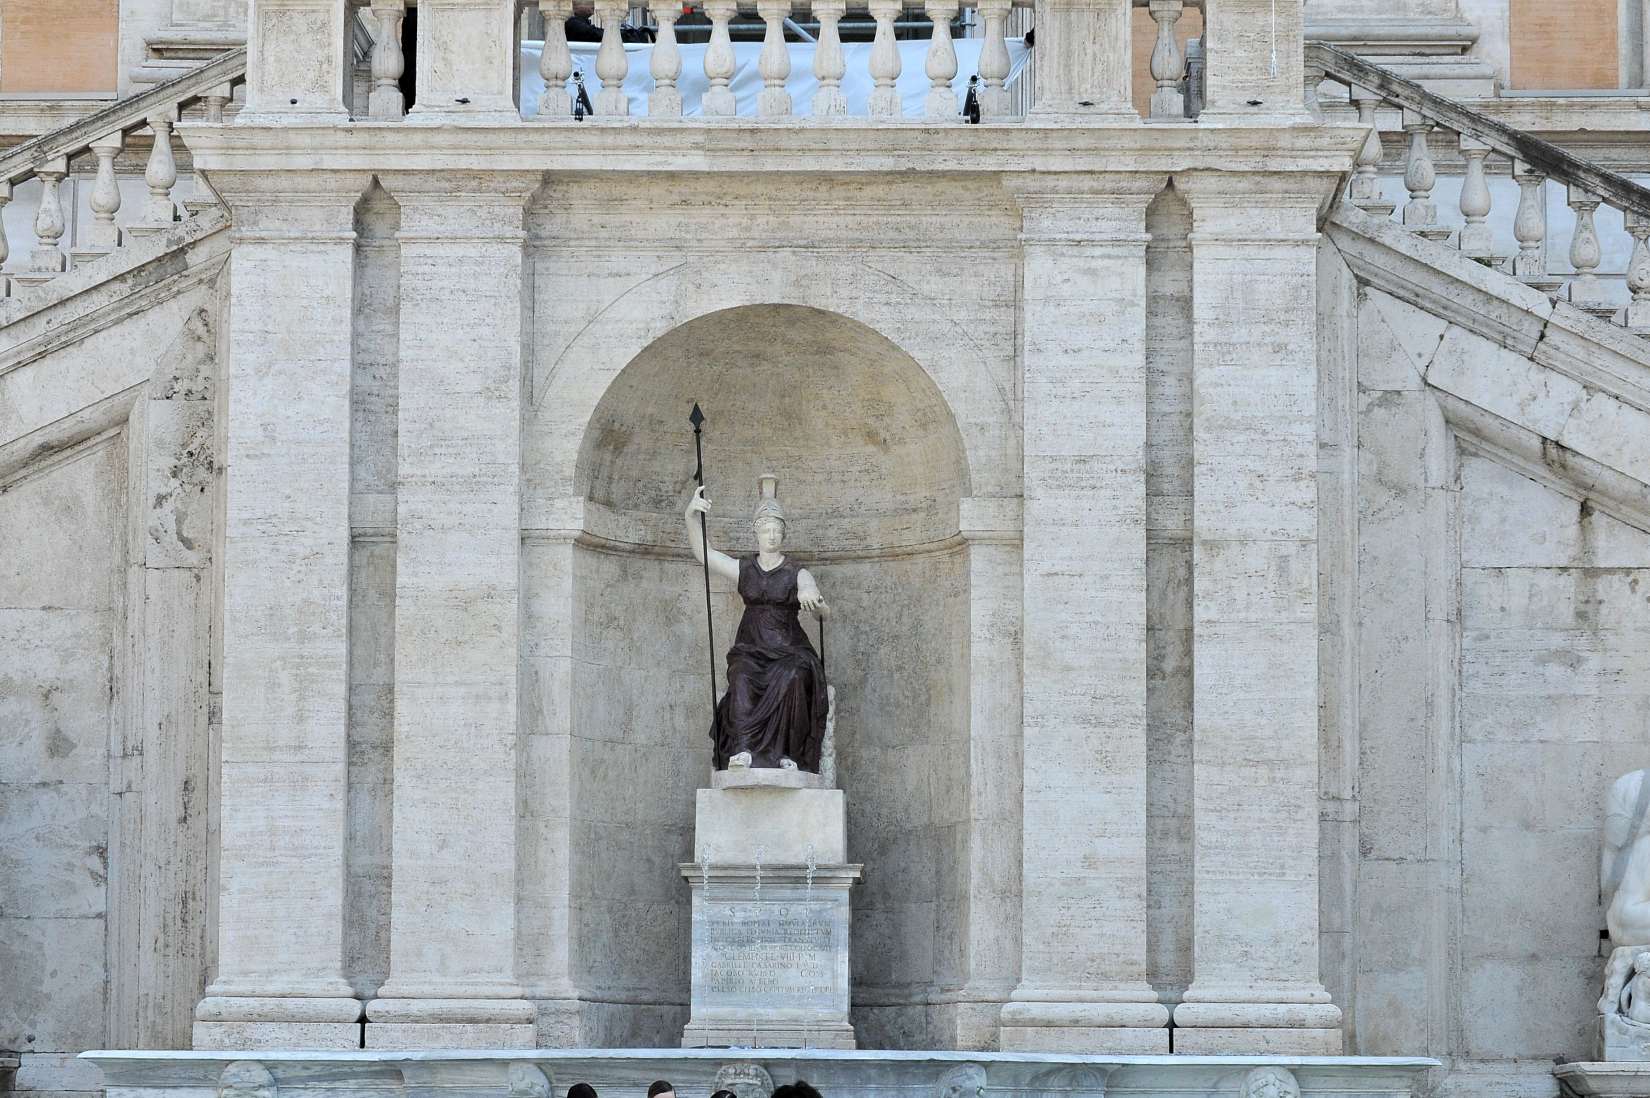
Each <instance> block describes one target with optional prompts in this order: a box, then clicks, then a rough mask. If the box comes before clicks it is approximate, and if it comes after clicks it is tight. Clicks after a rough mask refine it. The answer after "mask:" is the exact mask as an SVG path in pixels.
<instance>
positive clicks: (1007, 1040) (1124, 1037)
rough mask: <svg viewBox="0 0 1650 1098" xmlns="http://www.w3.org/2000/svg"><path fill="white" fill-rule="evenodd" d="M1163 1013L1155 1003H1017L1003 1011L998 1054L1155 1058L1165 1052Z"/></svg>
mask: <svg viewBox="0 0 1650 1098" xmlns="http://www.w3.org/2000/svg"><path fill="white" fill-rule="evenodd" d="M1168 1024H1169V1011H1168V1008H1167V1007H1165V1006H1163V1005H1162V1004H1161V1003H1157V1002H1112V1003H1107V1002H1087V1003H1085V1002H1047V1001H1020V1002H1013V1003H1007V1004H1005V1005H1004V1006H1003V1011H1002V1024H1001V1028H1000V1029H999V1031H998V1033H999V1036H998V1042H999V1044H1000V1046H1001V1047H1002V1049H1003V1050H1004V1051H1014V1052H1081V1053H1095V1054H1113V1055H1157V1054H1163V1053H1167V1052H1168V1051H1169V1030H1168V1029H1167V1026H1168Z"/></svg>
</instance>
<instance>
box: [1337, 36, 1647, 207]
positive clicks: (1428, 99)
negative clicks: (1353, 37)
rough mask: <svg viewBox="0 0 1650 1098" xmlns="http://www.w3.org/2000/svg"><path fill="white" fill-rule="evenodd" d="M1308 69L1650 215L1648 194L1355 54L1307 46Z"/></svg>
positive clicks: (1612, 203) (1613, 203) (1616, 204)
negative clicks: (1321, 71) (1374, 94)
mask: <svg viewBox="0 0 1650 1098" xmlns="http://www.w3.org/2000/svg"><path fill="white" fill-rule="evenodd" d="M1306 67H1307V69H1308V71H1315V70H1318V69H1321V70H1323V72H1324V74H1325V76H1326V77H1327V78H1328V79H1330V80H1334V81H1337V82H1339V83H1342V84H1349V85H1355V86H1357V87H1361V88H1365V89H1367V90H1369V91H1371V92H1375V93H1377V94H1378V95H1379V96H1380V97H1381V98H1383V99H1385V100H1387V101H1389V102H1391V103H1395V104H1397V105H1398V106H1399V107H1402V108H1405V109H1407V110H1411V111H1414V112H1416V113H1418V114H1420V115H1423V116H1425V117H1426V118H1428V119H1430V120H1432V121H1434V122H1436V123H1438V124H1439V125H1440V126H1443V127H1444V128H1445V129H1449V130H1454V131H1455V132H1456V133H1462V134H1466V135H1467V136H1469V137H1473V138H1476V139H1477V140H1479V141H1482V142H1484V143H1485V144H1487V145H1489V146H1490V147H1491V148H1493V149H1494V150H1495V151H1496V152H1499V153H1501V154H1503V155H1505V156H1509V157H1512V158H1513V159H1515V160H1519V161H1522V162H1523V163H1525V164H1528V165H1529V166H1530V167H1532V168H1534V169H1536V170H1537V171H1539V172H1541V173H1542V174H1543V175H1546V176H1548V177H1550V178H1552V179H1555V180H1558V181H1560V182H1563V183H1569V184H1574V185H1575V186H1577V187H1579V188H1581V189H1582V190H1584V191H1587V192H1588V193H1590V194H1594V195H1597V196H1598V197H1600V198H1602V199H1603V200H1604V202H1605V203H1606V204H1608V205H1610V206H1613V207H1615V208H1616V209H1622V210H1631V211H1633V212H1634V213H1640V214H1650V188H1646V187H1642V186H1640V185H1639V184H1637V183H1634V182H1633V181H1632V180H1631V179H1628V178H1627V177H1625V176H1622V175H1617V174H1616V173H1615V172H1612V171H1610V170H1608V169H1606V168H1601V167H1599V166H1598V165H1596V164H1589V163H1588V162H1587V161H1585V160H1582V159H1581V158H1580V157H1577V156H1574V155H1572V154H1570V153H1568V152H1566V151H1564V150H1563V149H1561V148H1559V147H1558V146H1557V145H1555V144H1553V143H1552V142H1551V141H1544V140H1542V139H1541V138H1539V137H1536V136H1535V135H1534V134H1530V133H1525V132H1523V131H1522V130H1515V129H1513V128H1512V127H1511V126H1508V125H1505V124H1503V123H1501V122H1498V121H1496V120H1495V119H1493V118H1491V117H1490V116H1489V115H1487V114H1484V113H1483V112H1481V111H1476V110H1473V109H1472V108H1471V107H1468V106H1464V105H1463V104H1461V103H1457V102H1456V101H1455V100H1453V99H1446V98H1445V97H1444V96H1441V95H1438V94H1436V93H1435V92H1430V91H1428V90H1427V89H1426V88H1424V87H1422V86H1421V85H1420V84H1417V83H1415V82H1414V81H1413V80H1406V79H1404V78H1403V77H1401V76H1399V75H1397V74H1396V73H1394V72H1391V71H1390V70H1388V69H1384V68H1382V67H1381V66H1379V65H1375V64H1371V63H1370V62H1368V61H1366V60H1364V59H1363V58H1361V57H1359V56H1357V55H1356V54H1353V53H1348V52H1347V51H1346V50H1343V49H1338V48H1336V47H1335V46H1331V45H1329V44H1327V43H1325V42H1308V43H1307V45H1306Z"/></svg>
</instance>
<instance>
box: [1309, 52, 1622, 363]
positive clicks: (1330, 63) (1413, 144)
mask: <svg viewBox="0 0 1650 1098" xmlns="http://www.w3.org/2000/svg"><path fill="white" fill-rule="evenodd" d="M1306 69H1307V77H1306V79H1307V85H1308V97H1307V102H1308V103H1312V102H1314V101H1316V98H1317V96H1316V92H1317V87H1318V85H1319V84H1320V83H1321V82H1323V81H1325V80H1328V81H1331V82H1334V83H1337V84H1340V85H1343V86H1344V87H1345V88H1346V89H1347V100H1348V103H1349V104H1350V106H1351V107H1352V108H1353V109H1355V110H1356V111H1357V113H1358V119H1359V121H1361V122H1363V123H1364V124H1365V125H1367V126H1369V137H1368V138H1367V139H1366V141H1365V142H1364V146H1363V148H1362V150H1360V152H1359V154H1358V157H1357V164H1356V167H1355V170H1354V172H1353V176H1352V181H1351V183H1350V184H1349V186H1348V188H1347V193H1346V198H1347V201H1349V202H1350V203H1352V204H1353V205H1354V206H1357V207H1359V208H1360V209H1362V210H1364V211H1365V212H1367V213H1370V214H1373V215H1375V216H1377V217H1390V216H1392V215H1393V213H1394V210H1395V204H1394V203H1393V202H1390V201H1388V200H1387V199H1386V198H1385V197H1384V195H1383V192H1382V188H1381V184H1380V179H1379V174H1380V168H1381V164H1382V161H1383V159H1384V155H1385V150H1384V147H1383V145H1382V142H1381V134H1380V129H1379V127H1378V126H1377V125H1376V121H1377V119H1376V111H1377V110H1380V109H1383V108H1384V109H1387V110H1391V109H1396V110H1398V111H1399V112H1401V126H1402V129H1403V132H1404V134H1405V135H1406V142H1407V148H1406V151H1405V155H1404V174H1403V178H1404V186H1405V188H1406V189H1407V190H1408V192H1409V200H1408V201H1407V202H1406V203H1404V206H1403V210H1402V212H1401V214H1400V215H1399V216H1400V217H1401V219H1402V222H1403V225H1404V227H1405V228H1406V229H1408V230H1410V231H1411V232H1413V233H1415V234H1417V235H1419V236H1424V237H1427V238H1428V239H1431V240H1437V241H1447V240H1448V239H1449V238H1450V237H1451V236H1454V237H1455V240H1456V246H1457V247H1458V248H1459V249H1460V251H1461V254H1462V255H1465V256H1468V257H1470V258H1472V259H1475V260H1477V261H1478V262H1480V263H1483V264H1485V265H1487V266H1493V267H1496V268H1499V269H1502V270H1505V271H1506V272H1507V273H1508V274H1511V275H1513V276H1515V277H1517V278H1518V279H1520V280H1521V281H1523V282H1524V283H1526V284H1528V285H1530V286H1534V287H1536V288H1538V289H1541V290H1543V291H1545V292H1546V293H1548V294H1549V295H1551V296H1553V297H1555V298H1560V297H1561V298H1563V299H1565V300H1568V301H1569V302H1570V303H1571V304H1573V305H1575V306H1576V307H1577V308H1580V309H1583V310H1585V311H1587V312H1590V313H1592V314H1593V315H1595V316H1598V317H1601V318H1604V319H1608V320H1619V321H1620V322H1621V323H1623V324H1625V325H1626V326H1627V327H1628V328H1630V329H1632V330H1633V331H1635V332H1638V333H1639V334H1641V335H1650V243H1647V241H1650V188H1646V187H1643V186H1641V185H1639V184H1638V183H1635V182H1633V181H1632V180H1630V179H1627V178H1626V177H1624V176H1621V175H1617V174H1616V173H1615V172H1612V171H1608V170H1606V169H1604V168H1600V167H1598V166H1597V165H1595V164H1590V163H1588V162H1586V161H1584V160H1581V159H1579V158H1578V157H1575V156H1572V155H1571V154H1570V153H1567V152H1565V151H1564V150H1563V149H1561V148H1559V147H1558V146H1557V145H1554V144H1551V143H1550V142H1547V141H1543V140H1541V139H1540V138H1538V137H1535V136H1533V135H1531V134H1528V133H1524V132H1522V131H1519V130H1515V129H1513V128H1511V127H1509V126H1506V125H1503V124H1502V123H1500V122H1497V121H1496V120H1494V119H1493V118H1490V117H1488V116H1487V115H1484V114H1481V113H1480V112H1478V111H1475V110H1473V109H1471V108H1470V107H1465V106H1463V105H1461V104H1460V103H1457V102H1455V101H1454V100H1450V99H1446V98H1444V97H1443V96H1439V95H1435V94H1433V93H1432V92H1429V91H1427V90H1426V89H1425V88H1423V87H1421V86H1420V85H1419V84H1416V83H1414V82H1412V81H1409V80H1405V79H1403V78H1402V77H1399V76H1395V75H1393V74H1392V73H1390V72H1388V71H1387V70H1385V69H1382V68H1380V67H1379V66H1376V65H1373V64H1370V63H1369V62H1368V61H1365V60H1363V59H1361V58H1359V57H1356V56H1354V55H1352V54H1349V53H1346V52H1345V51H1343V50H1339V49H1335V48H1334V47H1332V46H1327V45H1324V44H1323V43H1319V42H1313V43H1309V44H1308V45H1307V48H1306ZM1438 131H1443V132H1444V133H1445V134H1453V135H1454V140H1455V142H1456V148H1457V150H1458V152H1459V154H1460V157H1461V161H1462V180H1461V193H1460V201H1459V210H1460V214H1461V218H1462V224H1461V225H1460V227H1459V228H1458V229H1457V228H1453V227H1449V226H1446V225H1444V224H1443V222H1442V221H1441V220H1440V218H1439V214H1438V206H1437V204H1436V203H1435V202H1434V201H1433V198H1432V192H1433V188H1434V187H1435V186H1436V184H1437V178H1438V173H1437V168H1436V165H1435V163H1434V161H1433V148H1434V145H1433V142H1434V141H1436V140H1438V136H1437V134H1438ZM1491 157H1498V158H1501V159H1503V160H1504V161H1509V162H1510V164H1508V165H1507V166H1508V167H1509V168H1510V174H1511V178H1512V180H1513V181H1514V182H1515V183H1516V184H1517V185H1518V205H1517V209H1516V212H1515V214H1514V217H1513V222H1512V230H1513V237H1514V240H1515V241H1516V244H1517V250H1516V252H1513V251H1508V252H1507V253H1506V254H1501V253H1500V252H1498V250H1497V245H1496V241H1495V239H1494V231H1493V229H1492V228H1491V225H1490V223H1489V218H1490V215H1491V213H1492V212H1493V208H1492V199H1493V193H1492V191H1491V189H1490V187H1489V185H1488V178H1487V167H1486V162H1487V161H1489V160H1490V158H1491ZM1549 183H1551V184H1553V185H1554V186H1562V187H1563V188H1564V199H1565V205H1567V206H1568V207H1569V208H1570V209H1571V210H1572V211H1574V214H1575V224H1574V228H1573V230H1572V232H1571V234H1570V239H1569V241H1568V253H1567V254H1568V259H1569V266H1570V271H1569V272H1554V271H1552V270H1551V269H1550V268H1549V265H1548V259H1547V253H1548V239H1547V208H1548V207H1547V186H1548V184H1549ZM1600 206H1606V207H1609V208H1611V209H1615V210H1619V211H1621V213H1622V215H1623V223H1624V227H1625V231H1626V233H1627V234H1628V235H1629V236H1630V237H1631V238H1632V242H1633V243H1632V251H1631V255H1630V257H1629V258H1628V260H1627V263H1626V270H1625V282H1626V286H1627V290H1628V292H1629V294H1630V295H1631V298H1630V300H1629V301H1627V302H1626V303H1625V304H1624V303H1622V302H1621V301H1619V300H1613V299H1612V298H1611V297H1610V296H1609V294H1608V293H1607V288H1606V286H1605V285H1604V282H1603V281H1602V280H1601V279H1600V277H1599V273H1598V271H1599V266H1600V263H1601V262H1602V255H1603V253H1602V248H1601V246H1600V240H1599V232H1598V226H1597V220H1596V212H1597V210H1598V209H1599V207H1600ZM1566 275H1567V277H1566Z"/></svg>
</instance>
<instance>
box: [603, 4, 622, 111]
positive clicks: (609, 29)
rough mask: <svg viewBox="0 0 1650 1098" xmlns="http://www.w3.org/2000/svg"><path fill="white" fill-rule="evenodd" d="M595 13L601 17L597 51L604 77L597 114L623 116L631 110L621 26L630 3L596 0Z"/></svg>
mask: <svg viewBox="0 0 1650 1098" xmlns="http://www.w3.org/2000/svg"><path fill="white" fill-rule="evenodd" d="M596 12H597V14H598V15H600V16H601V17H602V44H601V46H600V47H599V48H598V49H597V50H596V75H597V76H599V77H601V79H602V90H601V91H600V92H598V93H597V94H596V114H597V116H598V117H605V118H623V117H625V116H626V115H628V114H629V113H630V97H629V96H627V95H626V94H625V91H624V82H625V77H627V76H629V75H630V59H629V58H628V57H627V56H626V55H625V52H624V39H623V37H621V36H620V33H619V28H620V27H621V26H623V25H624V18H625V16H626V15H628V14H630V4H629V3H628V2H627V0H597V3H596Z"/></svg>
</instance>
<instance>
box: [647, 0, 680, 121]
mask: <svg viewBox="0 0 1650 1098" xmlns="http://www.w3.org/2000/svg"><path fill="white" fill-rule="evenodd" d="M653 15H654V18H656V19H657V20H658V21H659V38H658V40H657V41H656V42H654V44H653V57H652V59H651V60H650V61H649V62H648V71H649V72H651V73H652V74H653V91H652V92H651V93H649V94H648V97H647V114H648V117H649V118H680V117H682V91H681V89H680V88H678V87H677V86H676V81H677V80H679V79H680V78H681V75H682V51H681V49H680V47H678V46H677V44H676V20H678V19H680V18H681V17H682V6H681V4H679V3H675V2H674V0H667V2H666V3H662V4H659V5H657V6H656V7H655V8H654V9H653Z"/></svg>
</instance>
